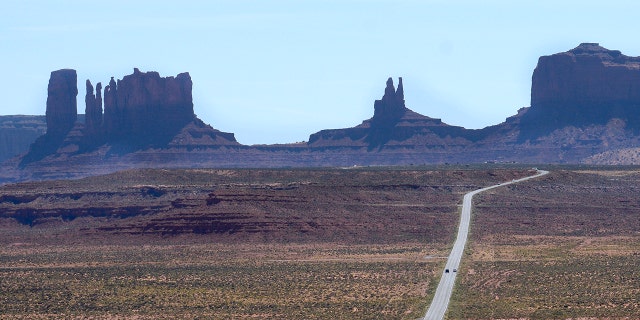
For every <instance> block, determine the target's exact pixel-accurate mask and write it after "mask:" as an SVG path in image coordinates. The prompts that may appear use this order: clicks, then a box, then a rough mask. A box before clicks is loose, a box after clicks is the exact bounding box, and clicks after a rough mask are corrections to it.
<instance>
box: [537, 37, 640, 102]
mask: <svg viewBox="0 0 640 320" xmlns="http://www.w3.org/2000/svg"><path fill="white" fill-rule="evenodd" d="M567 102H570V103H588V104H593V103H603V102H604V103H616V104H629V103H633V104H638V103H640V57H628V56H625V55H623V54H622V53H620V51H618V50H607V49H605V48H603V47H601V46H599V45H598V44H597V43H583V44H581V45H579V46H578V47H576V48H574V49H573V50H569V51H567V52H563V53H558V54H554V55H551V56H543V57H540V59H539V60H538V66H537V67H536V69H535V70H534V72H533V77H532V86H531V105H532V106H537V105H540V104H560V103H567Z"/></svg>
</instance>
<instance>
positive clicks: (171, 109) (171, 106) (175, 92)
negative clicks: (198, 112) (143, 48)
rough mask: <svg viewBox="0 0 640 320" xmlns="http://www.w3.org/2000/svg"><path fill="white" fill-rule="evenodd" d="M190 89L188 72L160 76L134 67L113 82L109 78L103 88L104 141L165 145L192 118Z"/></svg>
mask: <svg viewBox="0 0 640 320" xmlns="http://www.w3.org/2000/svg"><path fill="white" fill-rule="evenodd" d="M191 88H192V82H191V77H190V76H189V74H188V73H181V74H179V75H178V76H177V77H175V78H174V77H166V78H162V77H160V75H159V74H158V73H157V72H140V71H139V70H138V69H137V68H136V69H134V73H133V74H131V75H128V76H125V77H124V78H123V79H122V80H118V81H117V83H116V82H115V81H114V80H113V79H111V82H110V83H109V85H108V86H107V87H106V88H105V103H104V109H105V110H104V112H105V116H104V117H105V118H104V122H105V124H104V126H105V134H106V136H107V141H110V142H123V143H126V144H133V145H151V146H161V145H165V144H167V143H168V142H169V141H170V140H171V138H173V136H175V135H176V134H177V133H178V131H179V130H180V129H182V128H183V127H184V126H185V125H186V124H187V123H189V122H190V121H193V120H194V118H195V115H194V113H193V101H192V97H191ZM107 97H108V98H107Z"/></svg>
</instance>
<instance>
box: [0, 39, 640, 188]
mask: <svg viewBox="0 0 640 320" xmlns="http://www.w3.org/2000/svg"><path fill="white" fill-rule="evenodd" d="M74 76H75V71H74V70H59V71H54V72H52V77H51V80H50V84H49V98H48V99H47V115H46V119H47V128H52V129H48V130H47V133H46V134H45V135H43V136H42V137H40V138H38V140H37V141H36V142H35V143H34V144H33V145H32V146H31V148H30V151H29V152H28V153H27V154H26V155H24V156H22V157H21V158H19V159H18V160H13V161H10V162H8V163H7V164H5V166H4V167H5V168H6V169H7V170H4V171H5V172H7V173H5V174H4V177H3V176H0V179H5V180H9V181H11V180H24V179H52V178H58V177H65V178H66V177H78V176H85V175H91V174H97V173H107V172H112V171H115V170H120V169H127V168H137V167H303V166H353V165H407V164H423V163H479V162H522V163H586V162H589V163H594V162H597V163H607V161H608V160H607V159H610V162H611V163H615V164H621V163H620V162H621V160H620V159H637V158H638V157H631V156H625V157H621V156H619V155H618V156H616V152H618V151H620V152H625V154H629V151H628V150H635V149H634V148H638V147H640V112H639V111H640V58H637V57H628V56H625V55H623V54H622V53H621V52H620V51H616V50H608V49H605V48H603V47H601V46H600V45H598V44H596V43H583V44H580V45H579V46H578V47H576V48H574V49H572V50H569V51H567V52H563V53H558V54H553V55H550V56H543V57H540V59H539V60H538V65H537V66H536V68H535V70H534V72H533V76H532V86H531V88H532V90H531V106H530V107H527V108H522V109H520V110H518V112H517V114H516V115H514V116H512V117H509V118H507V119H506V120H505V121H504V122H503V123H500V124H497V125H493V126H489V127H486V128H483V129H465V128H463V127H459V126H452V125H449V124H446V123H443V122H442V121H441V120H440V119H435V118H430V117H428V116H424V115H421V114H418V113H416V112H414V111H412V110H411V109H410V108H408V107H407V106H406V105H405V99H404V86H403V82H402V78H399V82H398V87H397V89H396V87H395V86H394V82H393V79H392V78H389V79H388V80H387V82H386V87H385V90H384V94H383V96H382V98H381V99H380V100H376V101H375V102H374V112H373V116H372V117H371V118H370V119H367V120H364V121H363V122H362V123H361V124H360V125H357V126H355V127H351V128H343V129H327V130H321V131H319V132H316V133H313V134H311V135H310V137H309V140H308V142H306V143H296V144H283V145H261V146H246V145H241V144H239V143H238V142H237V141H236V140H235V138H234V135H233V134H232V133H225V132H220V131H218V130H215V129H213V128H212V127H211V126H209V125H207V124H205V123H203V122H202V121H201V120H199V119H198V118H197V117H196V115H195V114H194V113H193V102H192V99H191V85H192V84H191V79H190V77H189V75H188V73H182V74H179V75H178V76H177V77H175V78H174V77H167V78H162V77H160V76H159V74H158V73H157V72H140V71H139V70H138V69H134V73H133V74H132V75H128V76H125V77H124V78H123V80H118V81H115V80H114V79H113V78H112V79H111V81H110V83H109V85H108V86H106V87H105V89H104V95H103V96H104V97H103V99H102V100H103V101H100V97H101V94H100V93H101V90H100V88H101V84H100V83H98V84H97V85H96V91H95V93H94V88H93V86H92V85H91V82H90V81H88V80H87V83H86V87H87V90H86V91H87V92H86V97H85V103H86V108H85V113H86V115H87V121H85V123H84V124H83V123H79V122H77V121H75V120H74V119H75V118H74V117H77V114H74V113H73V110H75V109H76V107H75V106H74V105H73V102H69V101H72V100H73V101H75V95H77V88H76V87H75V86H74V85H69V83H70V82H69V79H74ZM71 82H73V81H71ZM71 97H73V99H72V98H71ZM65 101H66V102H65ZM103 105H104V110H102V106H103ZM70 110H71V111H70ZM76 113H77V112H76ZM624 150H626V151H624ZM614 159H617V160H615V161H614ZM629 161H632V162H633V161H635V160H629ZM627 164H629V163H627Z"/></svg>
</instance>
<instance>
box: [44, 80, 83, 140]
mask: <svg viewBox="0 0 640 320" xmlns="http://www.w3.org/2000/svg"><path fill="white" fill-rule="evenodd" d="M47 93H48V95H47V111H46V116H47V134H50V135H55V136H60V135H65V134H66V133H67V132H69V130H71V128H72V127H73V125H74V124H75V122H76V119H77V117H78V106H77V102H76V96H77V95H78V75H77V74H76V71H75V70H71V69H62V70H58V71H53V72H51V77H50V78H49V87H48V90H47Z"/></svg>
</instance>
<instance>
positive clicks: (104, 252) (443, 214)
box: [0, 168, 531, 319]
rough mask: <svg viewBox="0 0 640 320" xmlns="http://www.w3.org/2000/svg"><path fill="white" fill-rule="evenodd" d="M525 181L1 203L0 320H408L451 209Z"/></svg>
mask: <svg viewBox="0 0 640 320" xmlns="http://www.w3.org/2000/svg"><path fill="white" fill-rule="evenodd" d="M530 173H531V170H529V169H491V168H489V169H486V168H485V169H482V170H472V169H460V168H450V169H444V170H433V169H430V168H411V169H407V168H404V169H388V168H370V169H348V170H346V169H322V170H320V169H318V170H135V171H126V172H121V173H115V174H111V175H106V176H101V177H93V178H86V179H81V180H72V181H50V182H37V183H35V182H34V183H24V184H16V185H6V186H3V187H0V192H1V194H2V196H1V197H2V199H1V200H0V210H2V211H0V212H2V214H1V215H2V218H0V287H1V288H2V290H0V315H2V318H9V319H11V318H13V319H34V318H36V319H37V318H41V319H57V318H91V317H94V318H137V319H146V318H154V319H155V318H185V317H186V318H213V319H228V318H277V319H375V318H384V319H416V318H418V317H420V316H422V315H423V314H424V312H425V310H426V307H427V304H428V303H429V301H430V296H431V295H432V294H433V292H434V290H435V287H436V285H437V281H438V278H439V275H440V272H441V268H442V266H443V264H444V261H445V259H444V257H446V256H447V255H448V250H449V247H450V245H451V243H452V240H453V237H454V232H455V229H456V226H457V221H458V205H459V204H460V202H461V198H462V194H463V193H465V192H467V191H470V190H474V189H477V188H479V187H482V186H485V185H491V184H495V183H497V182H501V181H508V180H511V179H513V178H517V177H522V176H525V175H529V174H530Z"/></svg>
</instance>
